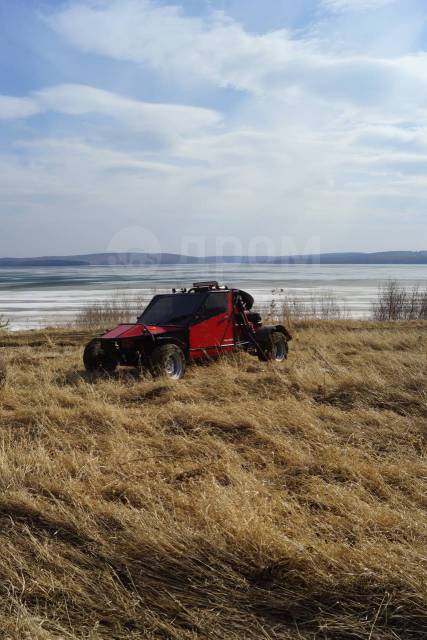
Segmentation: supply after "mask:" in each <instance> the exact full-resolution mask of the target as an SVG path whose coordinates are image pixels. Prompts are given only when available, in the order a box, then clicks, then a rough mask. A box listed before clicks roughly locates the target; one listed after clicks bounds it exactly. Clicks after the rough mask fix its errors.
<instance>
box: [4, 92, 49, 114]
mask: <svg viewBox="0 0 427 640" xmlns="http://www.w3.org/2000/svg"><path fill="white" fill-rule="evenodd" d="M39 111H40V107H39V105H38V104H37V102H36V101H35V100H32V99H31V98H15V97H13V96H2V95H0V119H8V118H28V117H29V116H33V115H34V114H36V113H39Z"/></svg>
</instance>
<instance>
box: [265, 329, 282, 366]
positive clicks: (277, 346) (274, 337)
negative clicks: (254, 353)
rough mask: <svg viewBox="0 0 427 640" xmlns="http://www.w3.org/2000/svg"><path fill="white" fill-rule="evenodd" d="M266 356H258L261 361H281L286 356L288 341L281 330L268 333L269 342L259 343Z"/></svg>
mask: <svg viewBox="0 0 427 640" xmlns="http://www.w3.org/2000/svg"><path fill="white" fill-rule="evenodd" d="M261 346H262V347H263V349H264V352H265V354H266V357H262V356H258V357H259V359H260V360H261V361H263V362H266V361H267V360H270V361H274V362H283V361H284V360H286V358H287V357H288V341H287V340H286V336H284V335H283V333H282V332H281V331H273V332H272V333H271V335H270V344H269V345H265V344H263V345H261Z"/></svg>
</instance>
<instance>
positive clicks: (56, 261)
mask: <svg viewBox="0 0 427 640" xmlns="http://www.w3.org/2000/svg"><path fill="white" fill-rule="evenodd" d="M215 263H216V264H218V263H219V264H427V251H380V252H376V253H362V252H345V253H321V254H319V255H315V254H313V255H291V256H206V257H204V258H199V257H195V256H184V255H180V254H178V253H135V252H130V253H88V254H82V255H76V256H40V257H33V258H0V268H1V267H79V266H120V265H123V266H140V265H157V264H170V265H172V264H176V265H180V264H215Z"/></svg>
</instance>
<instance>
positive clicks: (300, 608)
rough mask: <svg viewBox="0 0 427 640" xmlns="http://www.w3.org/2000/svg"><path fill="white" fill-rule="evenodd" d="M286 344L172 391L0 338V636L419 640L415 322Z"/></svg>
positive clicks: (423, 472)
mask: <svg viewBox="0 0 427 640" xmlns="http://www.w3.org/2000/svg"><path fill="white" fill-rule="evenodd" d="M294 334H295V340H294V341H293V343H292V344H291V347H292V348H291V352H290V358H289V360H288V361H287V363H286V364H284V365H272V364H264V363H259V362H258V361H257V360H256V359H254V358H251V357H250V356H248V355H241V356H240V355H239V356H236V357H231V358H229V359H224V360H223V361H219V362H216V363H214V364H212V365H210V366H200V365H198V366H193V367H190V368H189V370H188V372H187V375H186V377H185V379H184V380H183V381H181V382H177V383H170V382H168V381H165V380H162V379H160V380H151V379H149V378H145V379H144V378H141V379H138V378H137V377H136V376H135V375H134V373H133V372H130V371H126V370H121V371H120V372H119V373H118V374H117V375H115V376H113V377H110V378H108V377H98V378H90V377H88V376H87V375H86V374H85V372H84V371H83V370H82V364H81V356H82V345H83V343H84V342H85V340H86V338H87V335H85V334H84V333H83V332H77V331H76V332H73V331H65V330H63V331H60V330H55V331H38V332H28V333H20V334H15V333H9V334H4V335H3V336H2V337H0V345H1V347H0V353H2V354H3V358H4V360H5V361H6V364H7V380H6V383H5V384H3V386H2V387H1V389H0V637H1V638H2V639H3V638H5V639H10V640H21V639H28V640H59V639H64V640H65V639H70V640H76V639H83V638H87V639H90V640H100V639H103V640H104V639H105V640H107V639H130V640H135V639H137V638H138V639H139V638H150V639H171V640H172V639H174V640H195V639H202V638H209V639H211V638H212V639H218V640H223V639H224V640H232V639H233V640H246V639H248V640H258V639H265V640H267V639H281V640H285V639H292V640H294V639H295V640H296V639H313V640H314V639H316V640H317V639H319V640H325V639H334V640H335V639H343V640H344V639H346V640H347V639H357V638H363V639H366V640H386V639H387V640H396V639H402V640H413V639H422V638H427V517H426V516H427V494H426V488H427V459H426V437H427V361H426V352H427V323H426V322H406V323H394V324H393V323H381V324H380V323H378V324H375V323H368V322H351V321H342V322H340V321H337V322H332V321H330V322H320V321H319V322H306V323H299V324H297V326H296V327H295V328H294Z"/></svg>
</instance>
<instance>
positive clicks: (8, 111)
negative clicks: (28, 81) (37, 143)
mask: <svg viewBox="0 0 427 640" xmlns="http://www.w3.org/2000/svg"><path fill="white" fill-rule="evenodd" d="M46 111H54V112H57V113H63V114H67V115H75V116H79V115H83V114H87V113H95V114H100V115H108V116H111V117H113V118H116V119H117V120H120V121H121V122H122V123H123V124H125V125H126V127H128V128H130V129H133V130H141V131H149V132H152V133H156V134H160V135H162V136H180V135H189V134H192V135H195V134H197V132H200V131H203V132H206V131H207V130H209V129H210V128H212V127H215V126H217V125H219V124H220V122H221V116H220V114H219V113H217V112H216V111H213V110H211V109H202V108H199V107H192V106H183V105H176V104H158V103H151V102H141V101H138V100H131V99H129V98H125V97H123V96H119V95H117V94H115V93H111V92H109V91H103V90H101V89H97V88H95V87H89V86H87V85H78V84H63V85H57V86H54V87H49V88H46V89H41V90H39V91H35V92H33V93H32V95H31V97H28V98H14V97H10V96H0V117H3V118H25V117H29V116H32V115H34V114H36V113H41V112H46Z"/></svg>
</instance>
